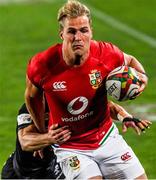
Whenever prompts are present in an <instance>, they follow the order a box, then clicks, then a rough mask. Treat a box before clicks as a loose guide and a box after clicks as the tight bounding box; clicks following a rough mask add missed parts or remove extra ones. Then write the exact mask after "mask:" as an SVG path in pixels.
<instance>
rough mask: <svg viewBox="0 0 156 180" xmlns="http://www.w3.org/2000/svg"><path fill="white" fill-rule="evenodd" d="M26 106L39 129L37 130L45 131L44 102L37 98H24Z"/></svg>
mask: <svg viewBox="0 0 156 180" xmlns="http://www.w3.org/2000/svg"><path fill="white" fill-rule="evenodd" d="M25 101H26V106H27V108H28V111H29V113H30V114H31V117H32V120H33V122H34V124H35V126H36V127H37V129H38V130H39V132H45V121H44V112H45V110H44V103H43V102H42V99H40V100H39V98H38V99H37V98H31V97H27V98H26V100H25Z"/></svg>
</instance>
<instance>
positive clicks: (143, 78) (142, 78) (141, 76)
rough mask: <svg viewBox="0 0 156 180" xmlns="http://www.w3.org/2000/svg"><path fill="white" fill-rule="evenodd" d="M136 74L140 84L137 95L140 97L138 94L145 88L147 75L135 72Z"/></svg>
mask: <svg viewBox="0 0 156 180" xmlns="http://www.w3.org/2000/svg"><path fill="white" fill-rule="evenodd" d="M137 73H138V76H139V80H140V82H141V86H140V88H139V91H138V95H140V93H142V92H143V91H144V89H145V87H146V86H147V83H148V76H147V74H143V73H140V72H137Z"/></svg>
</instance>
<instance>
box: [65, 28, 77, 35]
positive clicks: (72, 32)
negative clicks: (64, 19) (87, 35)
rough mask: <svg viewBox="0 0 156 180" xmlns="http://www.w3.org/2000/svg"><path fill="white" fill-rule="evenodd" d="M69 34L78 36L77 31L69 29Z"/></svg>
mask: <svg viewBox="0 0 156 180" xmlns="http://www.w3.org/2000/svg"><path fill="white" fill-rule="evenodd" d="M67 33H69V34H74V35H75V34H76V30H75V29H68V31H67Z"/></svg>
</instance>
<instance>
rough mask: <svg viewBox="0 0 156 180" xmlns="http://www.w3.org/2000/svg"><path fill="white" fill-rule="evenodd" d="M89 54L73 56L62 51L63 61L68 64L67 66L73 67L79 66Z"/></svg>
mask: <svg viewBox="0 0 156 180" xmlns="http://www.w3.org/2000/svg"><path fill="white" fill-rule="evenodd" d="M88 56H89V53H86V54H85V55H82V56H81V55H74V56H70V55H67V54H65V53H63V59H64V61H65V63H66V64H67V65H68V66H73V67H79V66H82V65H83V64H84V63H85V61H86V60H87V58H88Z"/></svg>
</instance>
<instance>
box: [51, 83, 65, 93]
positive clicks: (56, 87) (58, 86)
mask: <svg viewBox="0 0 156 180" xmlns="http://www.w3.org/2000/svg"><path fill="white" fill-rule="evenodd" d="M65 84H66V82H65V81H58V82H54V83H53V90H54V91H64V90H66V87H67V86H66V85H65Z"/></svg>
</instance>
